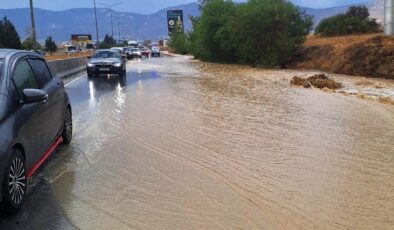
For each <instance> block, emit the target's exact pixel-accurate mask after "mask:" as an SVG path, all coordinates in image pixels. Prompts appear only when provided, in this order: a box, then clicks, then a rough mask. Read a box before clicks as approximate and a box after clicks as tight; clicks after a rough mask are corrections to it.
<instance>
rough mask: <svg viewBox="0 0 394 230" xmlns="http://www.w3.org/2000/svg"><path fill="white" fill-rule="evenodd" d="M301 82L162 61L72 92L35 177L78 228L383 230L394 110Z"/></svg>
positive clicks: (389, 217) (393, 169)
mask: <svg viewBox="0 0 394 230" xmlns="http://www.w3.org/2000/svg"><path fill="white" fill-rule="evenodd" d="M306 74H309V72H300V71H283V70H260V69H250V68H248V67H240V66H233V65H214V64H205V63H199V62H196V61H193V60H190V59H189V58H187V57H175V58H153V59H149V60H142V61H141V62H137V61H134V62H131V63H130V64H129V66H128V74H127V77H126V78H124V79H93V80H88V79H86V78H82V79H80V80H78V81H74V82H72V83H70V84H69V85H68V86H67V90H68V93H69V94H70V97H71V101H72V104H73V111H74V126H75V136H74V140H73V143H72V145H71V146H70V147H69V148H64V147H63V149H61V151H60V153H59V155H58V156H57V157H56V158H55V159H53V160H52V161H51V162H50V163H49V164H48V165H47V166H46V167H45V169H44V170H43V172H42V174H43V176H44V177H45V178H47V181H48V183H49V184H50V187H51V189H52V193H53V196H54V199H55V200H56V202H57V203H58V206H59V207H60V210H61V211H62V212H63V213H64V216H65V218H66V219H67V221H68V222H69V223H70V224H71V225H72V226H74V227H75V228H79V229H394V215H393V214H394V179H393V176H394V161H393V158H394V106H389V105H385V104H380V103H378V102H373V101H367V100H362V99H359V98H356V97H349V96H344V95H340V94H333V93H326V92H323V91H319V90H313V89H309V90H307V89H303V88H297V87H291V86H290V84H289V82H290V79H291V78H292V77H293V76H294V75H299V76H302V75H306Z"/></svg>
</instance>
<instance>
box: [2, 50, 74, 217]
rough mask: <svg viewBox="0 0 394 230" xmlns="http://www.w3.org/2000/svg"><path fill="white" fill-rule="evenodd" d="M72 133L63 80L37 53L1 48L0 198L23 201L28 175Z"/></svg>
mask: <svg viewBox="0 0 394 230" xmlns="http://www.w3.org/2000/svg"><path fill="white" fill-rule="evenodd" d="M71 139H72V112H71V106H70V101H69V98H68V96H67V93H66V91H65V90H64V85H63V82H62V81H61V80H60V79H59V78H58V77H56V75H54V74H53V73H52V71H51V70H50V69H49V68H48V65H47V63H46V62H45V60H44V58H43V57H42V56H41V55H38V54H35V53H33V52H26V51H18V50H7V49H0V202H1V208H2V210H3V211H5V212H7V213H15V212H17V211H18V210H19V209H20V208H21V207H22V205H23V202H24V200H25V197H26V191H27V178H29V177H31V176H32V175H33V174H34V172H35V171H36V169H37V168H38V167H39V166H40V165H41V164H42V163H43V162H44V161H45V159H46V158H47V157H48V156H49V155H50V153H51V152H52V151H53V150H54V149H55V148H56V146H57V145H58V144H59V143H60V142H63V143H64V144H69V143H70V142H71Z"/></svg>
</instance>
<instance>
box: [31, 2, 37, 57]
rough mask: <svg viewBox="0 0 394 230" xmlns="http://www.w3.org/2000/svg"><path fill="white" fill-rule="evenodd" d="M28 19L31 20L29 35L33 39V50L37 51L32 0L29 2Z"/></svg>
mask: <svg viewBox="0 0 394 230" xmlns="http://www.w3.org/2000/svg"><path fill="white" fill-rule="evenodd" d="M30 18H31V35H32V39H33V49H34V51H36V50H37V36H36V24H35V22H34V8H33V0H30Z"/></svg>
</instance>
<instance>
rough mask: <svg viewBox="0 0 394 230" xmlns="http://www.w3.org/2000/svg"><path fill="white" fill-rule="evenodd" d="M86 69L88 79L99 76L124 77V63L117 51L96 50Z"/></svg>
mask: <svg viewBox="0 0 394 230" xmlns="http://www.w3.org/2000/svg"><path fill="white" fill-rule="evenodd" d="M86 69H87V72H88V77H89V78H91V77H93V76H96V75H100V74H106V75H107V74H117V75H119V76H125V75H126V63H125V60H124V58H123V57H122V53H121V51H119V50H118V49H107V50H96V52H95V53H94V54H93V56H92V58H91V59H90V60H89V62H88V63H87V65H86Z"/></svg>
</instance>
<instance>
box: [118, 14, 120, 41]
mask: <svg viewBox="0 0 394 230" xmlns="http://www.w3.org/2000/svg"><path fill="white" fill-rule="evenodd" d="M118 33H119V34H118V40H119V42H120V24H119V19H118Z"/></svg>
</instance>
